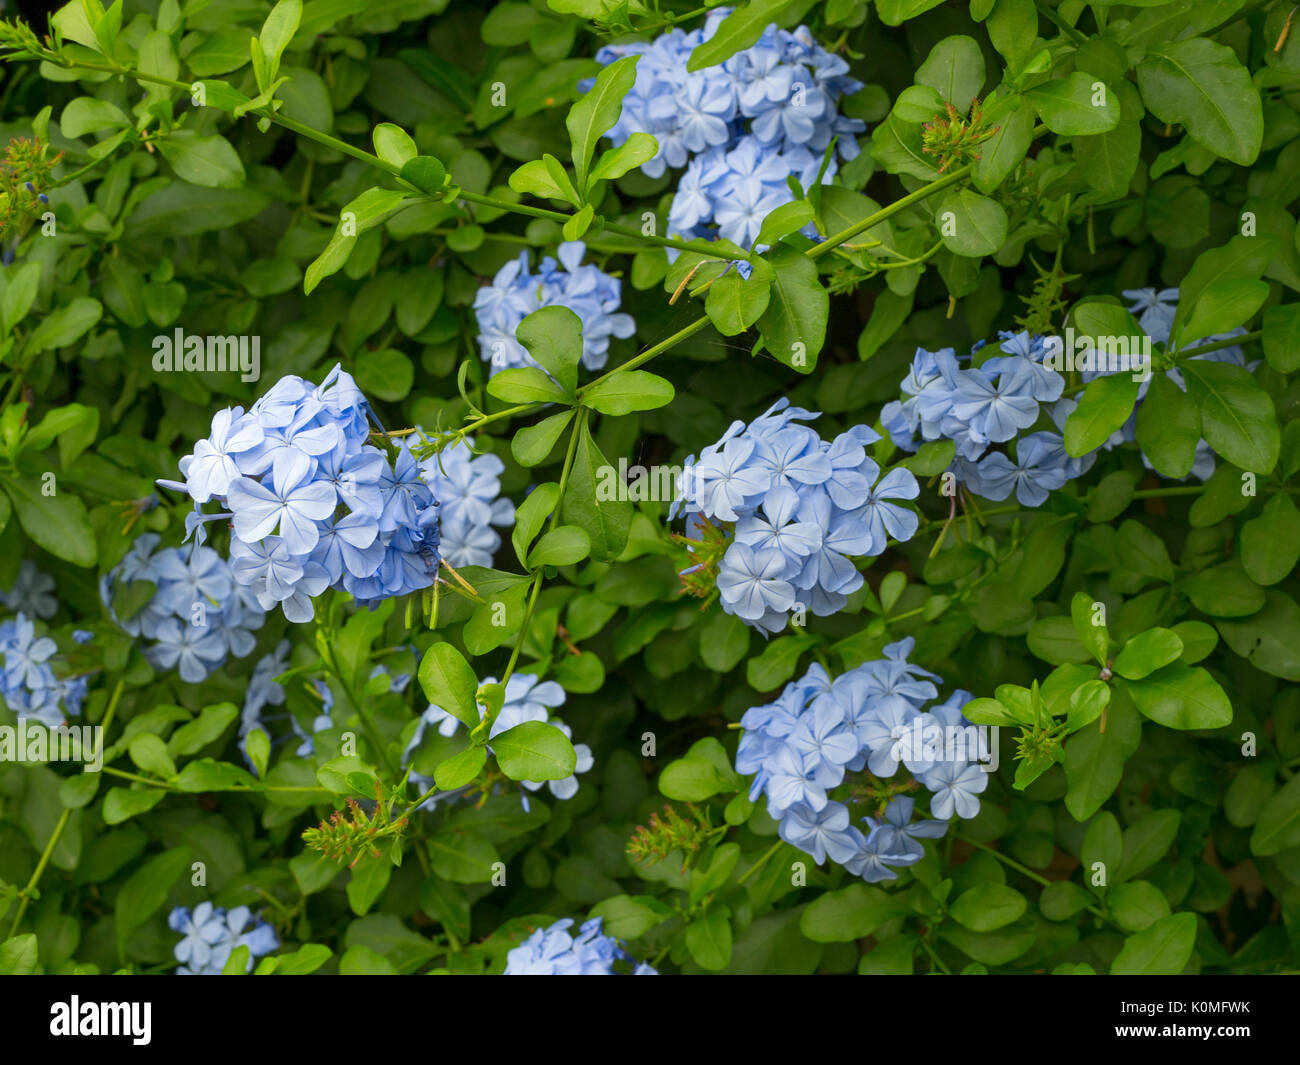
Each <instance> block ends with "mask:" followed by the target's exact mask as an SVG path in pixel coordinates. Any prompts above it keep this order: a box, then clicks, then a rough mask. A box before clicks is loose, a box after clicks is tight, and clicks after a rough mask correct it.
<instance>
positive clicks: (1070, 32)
mask: <svg viewBox="0 0 1300 1065" xmlns="http://www.w3.org/2000/svg"><path fill="white" fill-rule="evenodd" d="M1034 6H1035V7H1037V8H1038V10H1039V12H1040V13H1041V14H1042V16H1043V17H1044V18H1046V19H1047V21H1048V22H1051V23H1054V24H1055V25H1056V27H1057V29H1059V30H1060V31H1061V32H1062V33H1064V34H1065V35H1066V36H1067V37H1069V38H1070V40H1072V41H1073V42H1074V43H1075V44H1085V43H1087V40H1088V38H1087V37H1086V36H1085V35H1084V34H1082V33H1080V32H1079V31H1078V30H1076V29H1075V28H1074V27H1073V26H1071V25H1070V24H1069V23H1068V22H1066V21H1065V19H1064V18H1062V17H1061V14H1060V13H1059V12H1058V11H1057V10H1056V9H1055V8H1052V7H1049V6H1048V5H1047V4H1045V3H1043V0H1034Z"/></svg>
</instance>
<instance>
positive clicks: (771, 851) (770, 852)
mask: <svg viewBox="0 0 1300 1065" xmlns="http://www.w3.org/2000/svg"><path fill="white" fill-rule="evenodd" d="M784 842H785V840H780V839H778V840H777V841H776V842H775V843H773V844H772V846H770V847H768V848H767V850H766V851H765V852H764V853H763V856H762V857H761V858H759V859H758V861H756V862H755V863H754V864H753V865H751V866H750V867H749V868H748V869H746V870H745V872H744V873H743V874H742V875H741V876H739V877H737V879H736V883H737V884H743V883H744V882H745V881H746V880H748V879H749V878H750V877H751V876H753V875H754V874H755V873H757V872H758V871H759V870H760V869H762V868H763V866H765V865H766V864H767V861H768V859H769V858H771V857H772V855H774V854H775V853H776V852H777V851H779V850H780V849H781V844H782V843H784Z"/></svg>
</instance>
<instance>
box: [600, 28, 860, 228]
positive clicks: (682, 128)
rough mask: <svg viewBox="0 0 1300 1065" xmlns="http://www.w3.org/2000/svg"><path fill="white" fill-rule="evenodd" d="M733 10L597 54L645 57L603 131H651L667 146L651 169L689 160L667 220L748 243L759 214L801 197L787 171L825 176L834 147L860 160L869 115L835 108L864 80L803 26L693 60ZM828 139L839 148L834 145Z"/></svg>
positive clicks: (619, 140) (812, 178)
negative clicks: (691, 66) (720, 55)
mask: <svg viewBox="0 0 1300 1065" xmlns="http://www.w3.org/2000/svg"><path fill="white" fill-rule="evenodd" d="M729 13H730V9H729V8H722V7H719V8H714V9H713V10H712V11H710V12H709V14H708V16H707V17H706V18H705V20H704V24H703V25H702V26H701V27H700V28H699V29H696V30H694V31H692V32H690V33H686V32H683V31H682V30H679V29H673V30H669V31H668V32H667V33H664V34H662V35H661V36H659V37H657V38H655V40H654V41H652V42H650V43H648V44H647V43H644V42H637V43H632V44H616V45H607V46H605V47H604V48H601V49H600V51H598V52H597V53H596V60H597V62H599V63H603V64H608V63H612V62H614V61H615V60H617V59H621V58H623V57H624V56H628V55H639V56H640V57H641V58H640V60H638V62H637V67H636V82H635V83H634V84H633V86H632V89H631V91H630V92H629V93H628V94H627V95H626V96H625V97H624V98H623V109H622V112H621V114H620V116H619V120H618V122H617V123H616V124H615V125H614V127H613V128H612V129H611V130H610V131H609V133H608V134H607V136H608V137H609V138H610V140H612V141H613V142H614V144H615V146H617V145H621V144H623V143H624V142H625V141H627V139H628V138H629V137H630V136H631V135H632V134H633V133H638V132H639V133H649V134H651V135H652V136H654V138H655V139H656V141H657V142H658V145H659V150H658V152H657V153H656V154H655V156H654V157H653V158H652V159H650V160H649V161H648V162H646V163H644V164H642V167H641V169H642V170H643V171H644V173H645V174H647V175H648V176H650V177H659V176H660V175H662V174H663V173H664V171H665V170H666V169H668V168H669V167H672V168H674V169H676V168H680V167H683V166H684V167H686V172H685V173H684V174H683V175H682V177H681V181H680V183H679V185H678V189H677V193H676V196H675V197H674V199H673V204H672V208H671V210H670V211H669V215H668V224H669V228H670V230H671V231H672V232H675V233H678V234H680V235H682V236H684V237H687V238H690V237H708V236H713V235H715V234H716V235H717V236H720V237H723V238H725V239H727V240H730V241H733V242H735V243H736V244H739V245H741V246H742V247H750V246H752V245H753V243H754V239H755V238H756V237H757V236H758V230H759V225H760V224H761V222H762V220H763V218H764V217H765V216H766V215H767V214H768V213H769V212H770V211H772V210H774V209H775V208H777V207H780V206H781V205H782V204H786V203H789V202H790V201H791V200H792V199H793V198H794V195H795V194H794V192H793V191H792V190H791V188H790V185H789V181H788V179H789V178H791V177H793V178H795V179H796V180H797V181H798V183H799V185H800V187H801V188H803V189H808V188H811V187H812V186H813V185H815V184H817V183H818V182H819V181H821V182H829V181H830V180H831V179H832V178H833V177H834V176H835V174H836V170H837V166H838V163H837V157H838V159H844V160H846V161H847V160H852V159H855V158H857V156H858V154H859V147H858V142H857V136H856V135H857V134H858V133H861V132H862V131H863V130H864V129H865V128H866V124H865V123H864V122H862V121H860V120H858V119H852V118H848V117H845V116H843V115H841V114H839V101H840V100H841V99H842V98H843V97H844V96H847V95H852V94H853V93H855V92H857V91H858V90H859V89H861V88H862V83H861V82H859V81H856V80H855V79H853V78H851V77H849V76H848V70H849V65H848V63H846V62H845V61H844V60H843V59H842V58H840V57H839V56H837V55H833V54H831V53H830V52H828V51H826V49H824V48H823V47H822V46H821V45H820V44H819V43H818V42H817V41H816V40H815V39H814V38H813V35H812V32H811V31H810V30H809V29H808V28H807V27H806V26H800V27H799V28H798V29H796V30H794V31H787V30H782V29H778V28H777V27H776V25H774V24H773V25H770V26H768V27H767V28H766V29H765V30H764V31H763V34H762V36H761V37H760V38H759V39H758V41H757V43H755V44H754V45H753V46H752V47H750V48H746V49H744V50H743V51H740V52H737V53H736V54H735V55H733V56H732V57H731V58H730V59H728V60H727V61H726V62H724V63H722V64H719V65H715V66H709V67H705V68H703V69H702V70H696V71H690V70H688V69H687V61H688V60H689V59H690V55H691V52H693V51H694V50H695V48H696V47H697V46H698V45H700V44H701V43H703V42H704V41H707V40H709V39H710V38H712V37H713V35H714V34H715V33H716V32H717V30H718V26H719V25H720V24H721V22H722V20H723V19H724V18H726V16H727V15H728V14H729ZM832 141H834V143H835V149H836V150H835V152H833V153H830V154H829V155H828V154H827V149H828V148H829V147H830V145H831V143H832ZM823 166H824V170H823ZM810 235H811V234H810Z"/></svg>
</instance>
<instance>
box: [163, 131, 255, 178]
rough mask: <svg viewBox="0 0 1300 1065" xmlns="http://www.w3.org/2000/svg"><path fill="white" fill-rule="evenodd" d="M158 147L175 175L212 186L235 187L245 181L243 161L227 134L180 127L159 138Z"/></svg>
mask: <svg viewBox="0 0 1300 1065" xmlns="http://www.w3.org/2000/svg"><path fill="white" fill-rule="evenodd" d="M158 150H159V151H160V152H162V154H163V158H164V159H166V160H167V162H169V163H170V164H171V167H172V169H173V170H175V171H176V176H177V177H179V178H180V179H181V180H183V181H188V182H189V183H190V184H191V185H201V186H203V187H204V188H209V189H235V188H239V187H240V186H241V185H243V183H244V164H243V163H242V162H240V159H239V154H238V153H237V152H236V151H235V149H234V148H233V147H232V146H231V143H230V142H229V141H228V140H226V138H225V137H221V136H217V135H215V134H214V135H210V136H204V135H201V134H198V133H195V132H194V131H193V130H188V129H178V130H175V131H173V132H172V134H171V135H170V136H168V137H164V138H162V139H160V140H159V141H158Z"/></svg>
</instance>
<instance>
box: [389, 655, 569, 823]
mask: <svg viewBox="0 0 1300 1065" xmlns="http://www.w3.org/2000/svg"><path fill="white" fill-rule="evenodd" d="M496 683H498V681H497V679H496V677H488V678H486V679H485V680H484V681H483V682H482V684H484V685H487V684H496ZM564 699H565V693H564V689H563V688H561V687H560V686H559V685H558V684H556V683H555V681H553V680H547V681H544V680H541V679H540V678H539V677H537V676H536V675H535V674H532V673H513V674H511V676H510V679H509V680H508V681H506V686H505V702H504V703H503V704H502V706H501V710H500V712H499V713H498V714H497V716H496V719H495V720H494V721H493V722H492V728H491V729H490V730H489V732H488V747H489V749H490V748H491V741H492V740H493V739H495V738H496V737H497V736H499V735H500V734H501V733H503V732H505V731H507V730H508V729H512V728H514V727H515V726H516V725H522V724H523V723H524V722H525V721H539V722H542V723H544V724H547V723H549V724H551V725H554V726H555V727H556V728H558V729H559V730H560V731H561V732H563V733H564V735H565V737H566V738H569V739H572V737H573V733H572V731H571V730H570V729H569V726H568V725H566V724H565V723H564V722H563V721H560V720H559V719H558V718H553V717H551V711H552V710H554V709H555V708H556V707H557V706H562V705H563V704H564ZM430 727H435V728H436V729H437V731H438V734H439V735H441V736H444V737H451V736H454V735H455V734H456V731H457V729H458V728H460V727H461V722H460V720H459V719H457V718H456V717H454V716H453V715H452V714H451V713H449V712H448V711H446V710H444V709H443V708H442V707H440V706H433V705H430V706H429V708H428V709H427V710H425V712H424V713H423V714H422V715H420V720H419V722H418V723H417V724H416V726H415V732H414V734H413V735H412V736H411V739H410V742H408V743H407V745H406V750H405V751H404V752H403V754H402V765H403V767H405V766H406V765H407V764H408V763H409V762H410V761H411V758H412V756H413V755H415V754H416V752H417V750H418V749H419V747H420V744H421V742H422V741H423V740H424V736H425V733H426V732H427V731H428V729H429V728H430ZM573 749H574V751H575V752H576V754H577V756H578V761H577V765H576V766H575V767H574V772H573V774H572V775H571V776H568V777H565V778H564V779H562V780H548V781H537V780H520V781H517V783H518V784H519V786H520V787H521V788H523V789H524V792H525V793H524V794H522V795H521V796H520V798H521V800H522V802H523V807H524V810H525V811H527V810H528V809H529V803H528V795H527V793H528V792H536V791H540V790H541V788H542V787H543V785H544V786H545V787H546V789H547V790H548V791H549V792H550V793H551V794H552V795H553V796H554V797H555V798H557V799H572V798H573V797H574V796H575V795H577V794H578V776H577V775H578V774H579V773H585V772H587V771H588V770H589V769H591V767H592V766H593V765H594V764H595V761H594V759H593V758H592V754H591V748H590V747H588V746H587V745H586V744H585V743H575V744H574V745H573ZM410 779H411V781H412V782H413V783H414V784H415V786H416V787H417V789H419V790H421V791H427V790H428V789H429V788H430V787H432V786H433V778H432V777H430V776H423V775H421V774H420V773H416V772H412V773H411V778H410ZM467 790H468V789H458V790H457V791H454V792H438V793H437V794H435V795H432V796H430V797H429V798H428V799H427V800H425V803H424V805H425V806H426V807H427V808H432V807H433V806H434V805H436V804H437V803H438V802H441V801H442V800H443V799H447V798H460V797H461V796H462V795H464V794H466V791H467Z"/></svg>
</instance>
